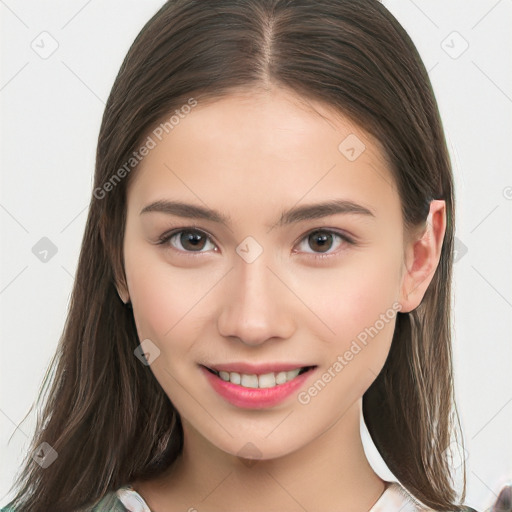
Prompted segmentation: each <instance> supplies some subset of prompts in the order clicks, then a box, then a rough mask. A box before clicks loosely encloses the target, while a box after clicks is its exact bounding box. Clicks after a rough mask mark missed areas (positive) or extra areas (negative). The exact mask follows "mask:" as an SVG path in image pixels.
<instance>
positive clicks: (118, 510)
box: [91, 492, 126, 512]
mask: <svg viewBox="0 0 512 512" xmlns="http://www.w3.org/2000/svg"><path fill="white" fill-rule="evenodd" d="M91 512H126V507H125V506H124V505H123V504H122V503H121V501H120V500H119V498H118V497H117V494H116V493H115V492H111V493H108V494H107V495H106V496H105V497H104V498H103V499H102V500H101V501H100V502H99V503H98V504H97V505H96V506H95V507H93V508H91Z"/></svg>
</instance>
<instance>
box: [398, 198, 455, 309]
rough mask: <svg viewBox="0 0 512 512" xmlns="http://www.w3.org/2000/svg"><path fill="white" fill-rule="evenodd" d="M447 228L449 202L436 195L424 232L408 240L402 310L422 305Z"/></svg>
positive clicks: (401, 289) (402, 288) (403, 273)
mask: <svg viewBox="0 0 512 512" xmlns="http://www.w3.org/2000/svg"><path fill="white" fill-rule="evenodd" d="M445 231H446V203H445V201H443V200H438V199H435V200H433V201H431V202H430V211H429V214H428V217H427V220H426V226H425V228H424V230H423V233H422V234H420V235H419V237H418V235H416V236H411V237H409V238H408V239H407V240H406V244H405V257H404V260H405V261H404V265H405V269H404V270H403V272H402V283H401V288H400V297H399V301H400V304H401V305H402V309H401V310H400V311H401V312H402V313H408V312H409V311H412V310H414V309H416V308H417V307H418V306H419V305H420V303H421V301H422V299H423V296H424V295H425V292H426V291H427V288H428V286H429V284H430V282H431V281H432V278H433V277H434V273H435V271H436V269H437V265H438V263H439V259H440V257H441V249H442V246H443V239H444V234H445Z"/></svg>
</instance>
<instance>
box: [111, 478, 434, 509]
mask: <svg viewBox="0 0 512 512" xmlns="http://www.w3.org/2000/svg"><path fill="white" fill-rule="evenodd" d="M388 484H389V485H388V486H387V487H386V490H385V491H384V492H383V493H382V495H381V497H380V498H379V499H378V500H377V502H376V503H375V505H373V507H372V508H371V509H370V510H369V511H368V512H429V511H430V512H433V511H432V509H430V508H428V507H425V506H424V505H422V504H421V503H420V502H419V501H418V500H416V499H415V498H413V496H412V495H411V494H410V493H409V492H408V491H407V490H406V489H405V487H403V486H402V485H401V484H400V483H398V482H388ZM116 494H117V497H118V498H119V500H120V501H121V503H122V504H123V505H124V506H125V508H126V509H127V510H128V511H129V512H151V509H150V508H149V507H148V505H147V504H146V502H145V501H144V500H143V499H142V496H141V495H140V494H139V493H138V492H137V491H135V490H134V489H132V488H130V487H122V488H121V489H119V490H118V491H117V492H116Z"/></svg>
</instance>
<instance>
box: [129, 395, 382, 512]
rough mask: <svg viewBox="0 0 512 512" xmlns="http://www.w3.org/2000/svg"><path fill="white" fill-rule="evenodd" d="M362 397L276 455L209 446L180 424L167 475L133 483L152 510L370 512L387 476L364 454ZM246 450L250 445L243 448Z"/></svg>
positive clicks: (205, 440)
mask: <svg viewBox="0 0 512 512" xmlns="http://www.w3.org/2000/svg"><path fill="white" fill-rule="evenodd" d="M360 407H361V401H360V400H359V401H358V402H355V403H354V404H353V405H352V406H351V408H350V409H349V410H348V411H347V412H346V413H345V414H344V415H343V416H342V417H341V418H339V419H338V420H337V421H336V422H335V423H334V424H333V425H332V426H331V427H330V428H329V429H327V430H326V431H324V432H321V433H320V434H319V435H318V436H317V437H316V438H314V439H313V440H312V441H311V442H309V443H308V444H307V445H304V446H302V447H301V448H300V449H298V450H295V451H293V452H292V453H288V454H286V455H283V456H281V457H278V458H272V459H265V460H262V459H259V460H258V459H247V458H242V457H238V456H236V455H232V454H230V453H227V452H225V451H223V450H220V449H219V448H218V447H216V446H214V445H212V444H211V443H210V442H209V441H208V440H207V439H205V438H204V437H203V436H202V435H201V434H199V433H198V432H197V431H196V430H195V429H194V428H193V427H192V426H191V425H190V424H189V423H188V422H186V421H184V422H183V431H184V445H183V451H182V453H181V455H180V457H178V459H177V460H176V461H175V462H174V464H173V465H172V466H171V468H169V470H168V471H166V472H165V474H163V475H161V476H160V477H158V479H156V480H153V481H152V482H139V483H134V485H133V487H134V488H135V490H137V491H139V492H140V494H141V495H142V496H143V498H144V499H145V500H146V501H147V503H148V505H149V507H150V508H151V509H152V510H156V511H161V510H162V511H164V510H168V509H169V507H170V506H173V507H174V506H176V508H178V506H180V507H183V509H184V510H188V509H189V508H190V507H196V508H197V509H198V510H201V509H202V510H206V509H207V510H208V511H211V512H216V511H223V512H228V511H231V510H233V511H235V510H240V508H241V507H240V505H241V504H243V509H244V511H245V512H255V511H261V510H287V511H289V510H290V511H291V510H297V511H302V512H303V511H304V510H309V511H313V510H343V511H344V512H367V511H368V510H370V509H371V507H372V506H373V505H374V504H375V502H376V501H377V500H378V499H379V497H380V496H381V495H382V493H383V492H384V490H385V488H386V485H385V482H384V481H383V480H382V479H381V478H380V477H379V476H378V475H377V474H376V473H375V472H374V470H373V469H372V467H371V466H370V464H369V462H368V460H367V458H366V455H365V453H364V449H363V445H362V441H361V435H360V430H359V421H360ZM247 450H249V448H247Z"/></svg>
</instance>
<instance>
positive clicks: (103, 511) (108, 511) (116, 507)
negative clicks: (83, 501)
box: [0, 492, 130, 512]
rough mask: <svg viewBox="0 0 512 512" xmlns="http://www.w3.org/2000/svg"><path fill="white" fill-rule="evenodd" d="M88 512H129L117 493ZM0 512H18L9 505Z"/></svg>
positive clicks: (107, 496) (107, 497)
mask: <svg viewBox="0 0 512 512" xmlns="http://www.w3.org/2000/svg"><path fill="white" fill-rule="evenodd" d="M88 511H89V512H130V510H129V509H127V508H126V507H125V506H124V505H123V502H122V501H121V500H120V499H119V496H118V494H117V492H109V493H108V494H106V495H105V496H104V497H103V498H102V499H101V500H100V501H99V502H98V503H96V505H94V506H93V507H92V508H90V509H88ZM0 512H20V511H18V510H16V509H15V508H14V507H12V506H11V503H9V504H8V505H6V506H5V507H3V508H0Z"/></svg>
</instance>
